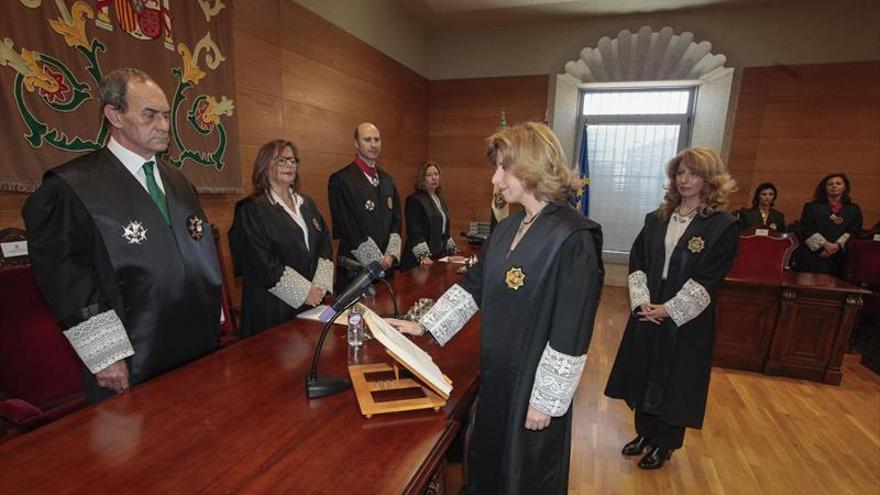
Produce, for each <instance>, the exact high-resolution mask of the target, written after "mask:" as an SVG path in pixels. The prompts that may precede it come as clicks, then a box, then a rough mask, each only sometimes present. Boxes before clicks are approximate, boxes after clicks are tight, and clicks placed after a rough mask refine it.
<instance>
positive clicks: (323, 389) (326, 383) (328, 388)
mask: <svg viewBox="0 0 880 495" xmlns="http://www.w3.org/2000/svg"><path fill="white" fill-rule="evenodd" d="M360 299H361V298H360V297H357V298H355V299H354V300H353V301H352V302H350V303H349V304H348V306H346V307H345V308H343V309H342V311H339V312H337V313H336V314H335V315H333V318H330V321H328V322H327V323H326V324H325V325H324V328H323V329H322V330H321V337H320V338H318V344H317V345H316V346H315V354H314V355H313V356H312V368H311V370H310V371H309V374H308V376H306V397H308V398H309V399H317V398H319V397H326V396H328V395H334V394H338V393H339V392H342V391H344V390H348V389H349V388H351V381H349V380H348V379H345V378H342V377H338V376H334V375H321V376H318V358H319V357H320V356H321V349H322V348H323V347H324V339H326V338H327V333H328V332H329V331H330V327H331V326H333V322H334V321H336V318H339V315H341V314H342V313H344V312H345V310H347V309H349V308H351V307H352V306H354V305H355V304H357V303H358V301H360Z"/></svg>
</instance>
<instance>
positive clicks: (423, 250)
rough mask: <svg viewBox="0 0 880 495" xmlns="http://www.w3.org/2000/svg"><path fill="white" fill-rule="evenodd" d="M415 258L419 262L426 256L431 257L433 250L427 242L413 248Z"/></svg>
mask: <svg viewBox="0 0 880 495" xmlns="http://www.w3.org/2000/svg"><path fill="white" fill-rule="evenodd" d="M412 253H413V256H415V257H416V259H417V260H420V259H422V258H424V257H425V256H431V249H430V248H429V247H428V243H427V242H420V243H418V244H416V245H415V246H413V248H412Z"/></svg>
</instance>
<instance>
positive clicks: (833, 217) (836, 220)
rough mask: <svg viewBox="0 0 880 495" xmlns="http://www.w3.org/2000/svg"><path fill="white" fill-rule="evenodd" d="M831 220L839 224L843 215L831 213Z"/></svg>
mask: <svg viewBox="0 0 880 495" xmlns="http://www.w3.org/2000/svg"><path fill="white" fill-rule="evenodd" d="M831 221H832V222H834V223H836V224H837V225H840V224H842V223H843V217H842V216H840V215H838V214H836V213H832V214H831Z"/></svg>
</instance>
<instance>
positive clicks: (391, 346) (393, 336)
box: [362, 306, 452, 398]
mask: <svg viewBox="0 0 880 495" xmlns="http://www.w3.org/2000/svg"><path fill="white" fill-rule="evenodd" d="M362 307H363V306H362ZM364 321H366V322H367V325H369V327H370V332H372V334H373V337H375V339H376V340H378V341H379V343H381V344H382V345H383V346H385V348H386V349H388V351H389V352H390V353H391V354H393V355H394V356H396V358H397V359H398V360H399V361H400V364H402V365H403V366H405V367H406V368H407V369H409V370H410V371H412V372H413V373H415V374H416V375H418V376H419V378H421V379H422V380H424V381H425V382H426V385H428V386H429V387H431V388H432V389H434V391H435V392H437V393H438V394H440V395H441V396H443V398H448V397H449V394H450V392H452V384H451V383H449V381H448V379H447V378H446V377H445V376H444V375H443V371H441V370H440V368H439V367H438V366H437V365H436V364H434V360H433V359H431V355H430V354H428V353H427V352H425V351H423V350H422V349H421V348H419V346H417V345H416V344H415V343H413V342H412V341H411V340H410V339H409V338H407V337H406V336H405V335H403V334H402V333H400V332H399V331H397V329H396V328H394V327H392V326H391V324H390V323H388V322H387V321H385V320H384V319H383V318H382V317H380V316H379V315H377V314H376V313H374V312H373V311H372V310H370V309H369V308H366V307H364Z"/></svg>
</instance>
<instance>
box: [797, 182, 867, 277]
mask: <svg viewBox="0 0 880 495" xmlns="http://www.w3.org/2000/svg"><path fill="white" fill-rule="evenodd" d="M849 194H850V185H849V177H847V176H846V174H841V173H833V174H828V175H826V176H825V177H823V178H822V180H821V181H819V184H817V185H816V190H815V192H814V193H813V200H812V201H811V202H809V203H806V204H805V205H804V209H803V212H802V213H801V219H800V222H799V224H800V229H801V230H800V236H801V242H802V244H801V245H800V246H798V248H797V250H796V251H795V252H794V254H793V255H792V261H791V265H792V269H793V270H795V271H798V272H810V273H829V274H831V275H834V276H835V277H839V276H841V272H842V270H843V259H844V247H845V246H846V241H848V240H849V238H850V237H851V236H853V235H857V234H859V233H860V231H861V230H862V210H861V209H860V208H859V205H857V204H855V203H853V202H852V199H850V196H849Z"/></svg>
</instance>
